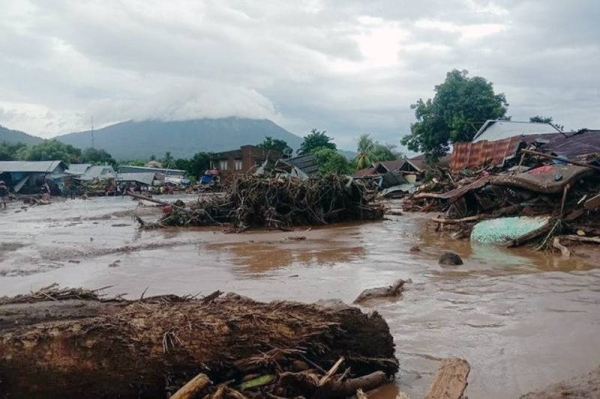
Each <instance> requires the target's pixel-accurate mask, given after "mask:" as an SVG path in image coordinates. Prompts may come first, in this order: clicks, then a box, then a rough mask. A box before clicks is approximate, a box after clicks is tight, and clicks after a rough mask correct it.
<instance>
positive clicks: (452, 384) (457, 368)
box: [425, 358, 471, 399]
mask: <svg viewBox="0 0 600 399" xmlns="http://www.w3.org/2000/svg"><path fill="white" fill-rule="evenodd" d="M470 371H471V366H470V365H469V362H467V361H466V360H464V359H458V358H450V359H444V360H443V361H442V365H441V366H440V368H439V370H438V371H437V373H436V374H435V378H434V380H433V382H432V383H431V386H430V387H429V391H428V392H427V395H425V399H460V398H462V397H463V394H464V393H465V389H467V377H469V372H470Z"/></svg>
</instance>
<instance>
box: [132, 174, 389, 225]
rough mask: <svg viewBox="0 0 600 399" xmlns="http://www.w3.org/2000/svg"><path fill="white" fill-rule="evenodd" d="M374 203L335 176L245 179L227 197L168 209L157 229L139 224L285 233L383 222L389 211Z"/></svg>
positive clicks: (356, 184)
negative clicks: (356, 222) (309, 227)
mask: <svg viewBox="0 0 600 399" xmlns="http://www.w3.org/2000/svg"><path fill="white" fill-rule="evenodd" d="M138 197H139V196H138ZM375 197H376V193H375V192H373V191H370V190H368V189H367V188H366V186H365V185H364V184H363V183H362V182H360V181H357V180H354V179H351V178H348V177H345V176H340V175H335V174H331V175H326V176H323V177H321V176H319V177H310V178H308V179H305V180H302V179H297V178H283V177H263V176H253V175H244V176H241V177H239V178H238V179H236V180H235V181H234V182H233V184H232V186H231V187H230V188H229V190H228V191H227V192H226V193H225V195H221V196H211V197H204V198H203V199H201V200H199V201H198V202H196V203H193V204H190V205H186V204H183V203H179V204H176V205H171V206H169V205H167V206H166V208H165V215H164V216H163V217H162V218H161V219H160V220H159V221H158V223H154V224H147V223H143V222H140V223H142V225H143V226H144V227H146V228H149V227H164V226H206V225H232V226H234V227H235V228H237V229H240V230H243V229H247V228H253V227H262V228H269V229H283V230H285V229H289V228H290V227H291V226H303V225H325V224H329V223H334V222H341V221H349V220H377V219H381V218H383V214H384V207H383V205H382V204H379V203H375V202H374V200H375ZM140 198H141V199H145V198H142V197H140Z"/></svg>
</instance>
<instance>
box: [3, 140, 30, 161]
mask: <svg viewBox="0 0 600 399" xmlns="http://www.w3.org/2000/svg"><path fill="white" fill-rule="evenodd" d="M24 148H27V144H25V143H7V142H6V141H4V142H2V143H1V144H0V161H17V160H19V156H18V155H19V152H20V151H21V150H22V149H24Z"/></svg>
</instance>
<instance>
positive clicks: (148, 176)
mask: <svg viewBox="0 0 600 399" xmlns="http://www.w3.org/2000/svg"><path fill="white" fill-rule="evenodd" d="M155 181H156V173H152V172H143V173H119V175H118V176H117V182H118V183H135V184H140V185H142V186H146V187H148V186H153V185H154V183H155Z"/></svg>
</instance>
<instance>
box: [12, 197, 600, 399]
mask: <svg viewBox="0 0 600 399" xmlns="http://www.w3.org/2000/svg"><path fill="white" fill-rule="evenodd" d="M20 206H21V204H19V205H18V206H17V205H16V204H11V205H9V208H8V209H7V210H6V211H4V210H0V242H1V243H2V245H1V246H0V295H15V294H19V293H25V292H28V291H30V290H33V289H38V288H41V287H43V286H47V285H48V284H50V283H54V282H57V283H59V284H61V285H62V286H72V287H85V288H91V289H96V288H100V287H105V286H111V287H110V288H109V289H107V291H106V292H107V293H108V294H121V293H127V296H128V297H129V298H139V297H140V295H141V294H142V292H144V290H146V289H147V292H146V294H145V295H146V296H150V295H159V294H181V295H185V294H197V293H203V294H207V293H210V292H212V291H214V290H216V289H221V290H223V291H235V292H238V293H240V294H242V295H247V296H250V297H252V298H254V299H257V300H273V299H288V300H299V301H303V302H315V301H318V300H320V299H324V300H328V299H336V298H339V299H341V300H343V301H345V302H346V303H351V302H352V301H353V300H354V299H355V298H356V297H357V296H358V294H360V292H362V291H363V290H364V289H366V288H372V287H379V286H386V285H389V284H391V283H392V282H393V281H395V280H397V279H399V278H402V279H411V280H412V281H413V282H412V283H411V284H409V285H407V287H406V291H405V292H404V294H403V299H402V300H400V301H388V300H375V301H373V302H371V303H369V307H367V308H366V309H373V310H377V311H378V312H380V313H381V314H382V315H383V316H384V318H385V319H386V320H387V321H388V323H389V325H390V328H391V330H392V334H393V335H394V338H395V342H396V345H397V356H398V358H399V359H400V360H401V361H400V364H401V371H400V373H399V374H398V378H397V384H398V385H399V386H400V387H401V389H402V390H403V391H404V392H407V393H408V394H410V395H411V396H415V397H419V396H422V395H423V393H424V392H425V391H426V390H427V387H428V385H429V383H430V382H431V379H432V377H433V375H434V373H435V371H436V369H437V367H438V366H439V362H440V360H441V359H442V358H445V357H450V356H458V357H463V358H466V359H468V360H469V362H470V363H471V366H472V371H471V375H470V377H469V383H470V384H469V387H468V389H467V395H468V396H469V397H473V398H478V397H485V398H507V397H519V396H520V395H523V394H525V393H528V392H530V391H533V390H537V389H541V388H543V387H545V386H548V385H550V384H552V383H555V382H556V381H561V380H565V379H568V378H571V377H574V376H576V375H578V374H585V373H587V372H589V371H590V370H592V369H594V368H595V367H597V365H598V364H600V353H599V352H598V351H595V350H590V348H598V347H600V335H599V334H597V326H598V324H599V323H600V311H599V310H598V309H599V307H598V305H599V304H600V269H598V266H600V265H599V264H598V262H596V258H597V253H594V252H589V251H587V250H583V249H579V248H576V249H575V252H576V256H573V257H572V258H571V259H562V258H560V257H557V256H554V255H551V254H548V253H538V252H532V251H530V250H528V249H526V248H519V249H512V250H506V249H501V248H495V247H487V246H477V245H474V244H471V243H469V242H467V241H451V240H447V239H446V238H444V237H443V236H441V235H438V234H436V233H433V232H432V231H431V230H427V229H424V228H423V225H424V224H425V223H426V219H425V218H424V217H423V216H421V215H411V214H405V215H404V216H388V219H386V220H384V221H382V222H376V223H369V224H347V225H340V226H336V227H330V228H313V229H310V230H308V229H297V230H296V231H294V232H290V233H282V232H279V231H273V232H248V233H244V234H225V233H223V231H222V229H219V228H216V229H215V228H213V229H186V230H177V229H173V230H170V229H166V230H158V231H157V230H155V231H143V232H140V231H138V229H137V228H136V225H135V222H134V221H133V220H132V216H133V214H134V213H135V212H141V213H140V214H142V213H143V217H144V220H150V221H151V220H152V219H153V218H158V217H160V212H161V210H160V208H155V207H148V206H138V205H137V203H136V202H134V201H131V199H128V198H96V199H93V200H86V201H83V200H73V201H66V202H64V203H57V204H53V205H49V206H43V207H33V208H30V209H28V211H27V212H20V213H15V211H16V210H19V209H20ZM126 224H127V225H128V226H125V225H126ZM117 225H118V226H117ZM300 236H301V237H305V239H302V240H298V239H288V237H300ZM415 245H418V246H419V248H420V249H421V250H420V251H419V252H411V248H412V247H414V246H415ZM446 251H452V252H456V253H457V254H458V255H460V257H461V258H462V259H463V260H464V262H465V263H464V265H461V266H452V267H444V266H440V265H438V264H437V261H438V259H439V257H440V255H441V254H442V253H444V252H446ZM376 397H377V398H379V399H382V398H384V399H387V398H394V397H395V388H394V387H393V386H390V387H387V388H386V389H383V390H381V392H380V393H378V395H377V396H376Z"/></svg>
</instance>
